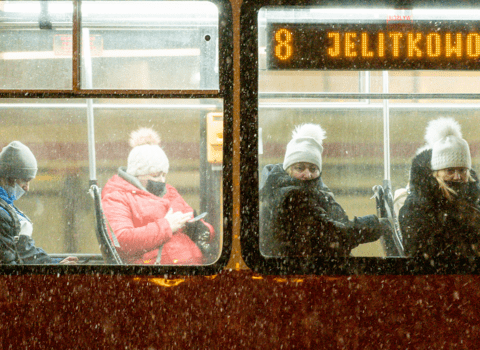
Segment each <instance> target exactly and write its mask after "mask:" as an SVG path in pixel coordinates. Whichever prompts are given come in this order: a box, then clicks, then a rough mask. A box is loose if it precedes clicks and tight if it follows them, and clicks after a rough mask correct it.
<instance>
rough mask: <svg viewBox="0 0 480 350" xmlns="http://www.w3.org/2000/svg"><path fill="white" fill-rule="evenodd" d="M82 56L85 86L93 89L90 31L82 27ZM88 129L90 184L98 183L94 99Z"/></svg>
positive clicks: (89, 101)
mask: <svg viewBox="0 0 480 350" xmlns="http://www.w3.org/2000/svg"><path fill="white" fill-rule="evenodd" d="M82 57H83V66H84V70H83V71H84V72H85V74H84V78H85V88H87V89H92V88H93V82H92V55H91V52H90V31H89V29H88V28H83V29H82ZM87 130H88V164H89V173H90V184H91V185H92V184H96V183H97V167H96V163H95V127H94V114H93V99H91V98H88V99H87Z"/></svg>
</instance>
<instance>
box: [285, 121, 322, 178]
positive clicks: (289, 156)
mask: <svg viewBox="0 0 480 350" xmlns="http://www.w3.org/2000/svg"><path fill="white" fill-rule="evenodd" d="M325 138H326V133H325V130H323V129H322V128H321V127H320V125H317V124H303V125H299V126H297V127H296V128H295V130H294V131H293V133H292V140H291V141H290V142H289V143H288V145H287V151H286V152H285V159H284V160H283V169H284V170H287V169H288V167H289V166H291V165H293V164H295V163H300V162H304V163H312V164H315V165H316V166H317V167H318V169H319V170H320V172H321V171H322V152H323V146H322V142H323V140H324V139H325Z"/></svg>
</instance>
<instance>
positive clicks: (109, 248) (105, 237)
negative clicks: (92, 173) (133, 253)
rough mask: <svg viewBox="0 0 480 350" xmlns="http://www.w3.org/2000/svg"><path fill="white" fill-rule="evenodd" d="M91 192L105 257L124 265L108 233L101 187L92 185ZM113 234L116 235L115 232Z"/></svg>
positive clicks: (97, 229) (110, 262) (99, 239)
mask: <svg viewBox="0 0 480 350" xmlns="http://www.w3.org/2000/svg"><path fill="white" fill-rule="evenodd" d="M90 192H91V193H92V194H93V200H94V203H95V218H96V221H97V228H96V230H95V231H96V236H97V240H98V244H99V245H100V251H101V253H102V256H103V259H104V260H105V263H106V264H110V265H123V264H124V263H123V261H122V259H121V258H120V255H118V252H117V249H116V248H115V246H114V245H113V243H112V240H111V239H110V236H109V234H108V230H107V226H106V225H105V216H104V214H103V209H102V201H101V197H100V189H99V188H98V186H97V185H92V186H90ZM112 235H114V233H113V232H112Z"/></svg>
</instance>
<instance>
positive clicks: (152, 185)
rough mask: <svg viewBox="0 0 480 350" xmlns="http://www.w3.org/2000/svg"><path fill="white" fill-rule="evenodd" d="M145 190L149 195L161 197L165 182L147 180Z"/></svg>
mask: <svg viewBox="0 0 480 350" xmlns="http://www.w3.org/2000/svg"><path fill="white" fill-rule="evenodd" d="M146 189H147V191H148V192H150V193H151V194H154V195H155V196H158V197H161V196H163V194H164V193H165V182H161V181H152V180H148V182H147V187H146Z"/></svg>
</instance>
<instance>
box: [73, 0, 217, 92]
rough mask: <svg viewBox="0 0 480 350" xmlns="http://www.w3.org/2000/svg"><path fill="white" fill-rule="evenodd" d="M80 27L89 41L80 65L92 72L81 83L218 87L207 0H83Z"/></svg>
mask: <svg viewBox="0 0 480 350" xmlns="http://www.w3.org/2000/svg"><path fill="white" fill-rule="evenodd" d="M82 29H83V31H82V33H83V35H84V39H83V40H86V39H85V38H86V37H87V35H88V36H89V42H90V46H89V47H88V46H85V45H82V48H83V53H84V57H83V64H82V67H83V69H85V71H89V70H90V69H91V71H92V74H93V79H92V81H91V82H90V81H89V80H88V78H87V77H85V79H83V80H82V88H86V89H88V88H95V89H113V88H114V89H166V90H167V89H191V90H200V89H205V90H215V89H218V86H219V85H218V82H219V77H218V9H217V7H216V6H215V5H214V4H213V3H211V2H207V1H195V2H191V1H189V2H186V1H184V2H182V1H83V2H82ZM85 48H87V49H88V50H85ZM90 67H91V68H90ZM171 72H175V74H171ZM89 85H91V86H89Z"/></svg>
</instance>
